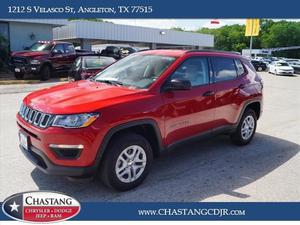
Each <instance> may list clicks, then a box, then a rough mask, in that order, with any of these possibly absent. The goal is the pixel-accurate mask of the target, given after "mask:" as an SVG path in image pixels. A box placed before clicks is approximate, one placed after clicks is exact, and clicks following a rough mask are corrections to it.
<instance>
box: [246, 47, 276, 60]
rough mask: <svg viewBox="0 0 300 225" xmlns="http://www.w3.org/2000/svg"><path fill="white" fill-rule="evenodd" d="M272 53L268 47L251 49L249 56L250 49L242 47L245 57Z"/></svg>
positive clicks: (264, 55) (265, 55)
mask: <svg viewBox="0 0 300 225" xmlns="http://www.w3.org/2000/svg"><path fill="white" fill-rule="evenodd" d="M271 54H272V51H271V50H270V49H251V56H250V49H243V50H242V55H243V56H247V57H252V58H256V57H261V56H263V57H267V56H270V55H271Z"/></svg>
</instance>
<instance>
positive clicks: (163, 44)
mask: <svg viewBox="0 0 300 225" xmlns="http://www.w3.org/2000/svg"><path fill="white" fill-rule="evenodd" d="M53 38H54V40H64V41H70V42H73V43H77V44H79V45H81V46H82V48H84V49H91V46H92V45H99V44H108V43H114V44H121V43H126V44H131V45H134V46H148V47H149V48H151V49H155V48H197V49H201V48H212V47H213V46H214V37H213V35H208V34H199V33H194V32H183V31H176V30H169V29H157V28H146V27H139V26H129V25H119V24H113V23H107V22H90V21H72V22H69V23H68V24H67V25H65V26H60V27H56V28H54V29H53Z"/></svg>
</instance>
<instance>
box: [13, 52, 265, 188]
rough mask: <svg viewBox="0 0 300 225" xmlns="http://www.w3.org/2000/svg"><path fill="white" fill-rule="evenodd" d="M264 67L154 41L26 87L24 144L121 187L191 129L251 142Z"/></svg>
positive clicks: (62, 167)
mask: <svg viewBox="0 0 300 225" xmlns="http://www.w3.org/2000/svg"><path fill="white" fill-rule="evenodd" d="M262 89H263V83H262V79H261V77H260V76H259V75H258V74H257V73H256V71H255V69H254V67H253V66H252V64H251V62H250V61H249V60H248V59H246V58H244V57H242V56H241V55H239V54H235V53H230V52H218V51H207V50H203V51H185V50H150V51H143V52H138V53H134V54H131V55H129V56H127V57H125V58H123V59H121V60H120V61H118V62H116V63H114V64H112V65H111V66H109V67H107V68H106V69H104V70H103V71H101V72H99V73H98V74H97V75H95V76H94V77H92V78H91V79H88V80H82V81H78V82H70V83H67V84H62V85H58V86H53V87H51V88H46V89H43V90H39V91H35V92H33V93H31V94H29V95H27V96H26V97H25V98H24V100H23V103H22V105H21V108H20V111H19V112H18V114H17V124H18V126H19V138H20V148H21V150H22V152H23V153H24V154H25V155H26V156H27V158H28V159H29V160H30V161H31V162H32V163H33V164H34V165H36V167H38V168H39V169H40V170H42V171H43V172H45V173H47V174H54V175H64V176H69V177H86V176H93V175H95V174H99V175H100V177H101V179H102V181H103V182H104V183H105V184H106V185H108V186H109V187H113V188H115V189H117V190H123V191H124V190H129V189H131V188H134V187H136V186H138V185H139V184H141V183H142V181H143V180H144V179H145V177H146V175H147V174H148V172H149V170H150V167H151V164H152V161H153V159H154V158H156V157H158V156H160V155H161V154H163V153H165V152H167V151H168V150H169V149H170V148H171V146H174V145H175V144H177V143H180V142H182V141H186V140H188V139H190V138H194V137H199V136H203V135H205V136H207V135H208V134H216V133H226V134H228V135H229V136H230V137H231V139H232V141H233V142H234V143H236V144H238V145H245V144H248V143H249V142H250V141H251V140H252V138H253V136H254V134H255V130H256V124H257V123H256V122H257V120H258V118H260V116H261V111H262Z"/></svg>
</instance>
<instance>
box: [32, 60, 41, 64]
mask: <svg viewBox="0 0 300 225" xmlns="http://www.w3.org/2000/svg"><path fill="white" fill-rule="evenodd" d="M30 64H41V62H40V61H39V60H37V59H33V60H31V61H30Z"/></svg>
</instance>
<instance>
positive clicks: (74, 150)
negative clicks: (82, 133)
mask: <svg viewBox="0 0 300 225" xmlns="http://www.w3.org/2000/svg"><path fill="white" fill-rule="evenodd" d="M49 147H50V149H51V150H52V151H53V152H54V153H55V155H56V157H57V158H59V159H77V158H78V157H79V156H80V154H81V152H82V150H83V149H84V146H83V145H63V144H50V145H49Z"/></svg>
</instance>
